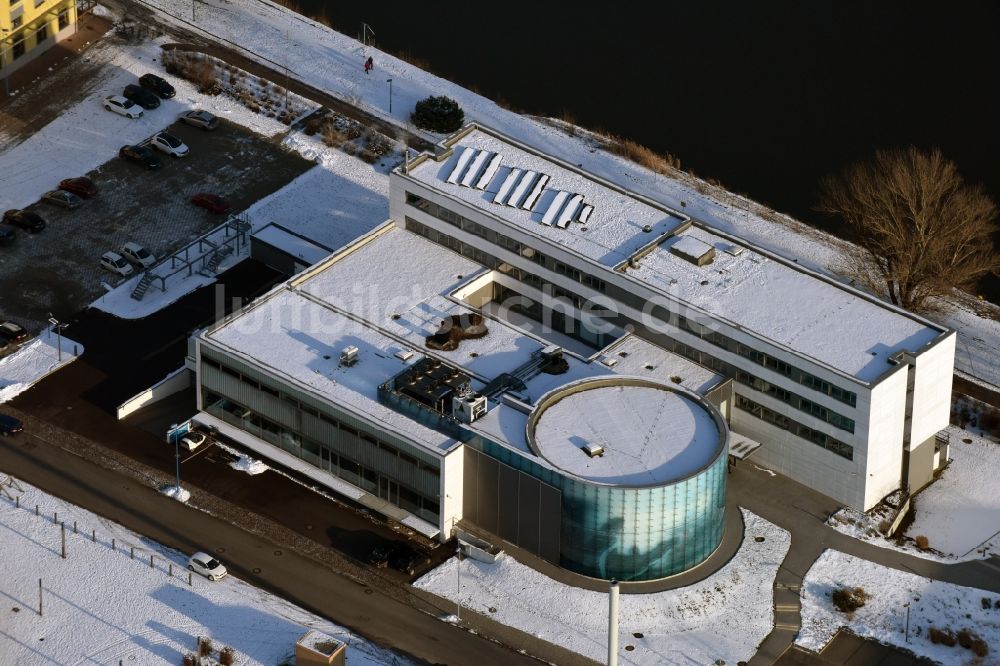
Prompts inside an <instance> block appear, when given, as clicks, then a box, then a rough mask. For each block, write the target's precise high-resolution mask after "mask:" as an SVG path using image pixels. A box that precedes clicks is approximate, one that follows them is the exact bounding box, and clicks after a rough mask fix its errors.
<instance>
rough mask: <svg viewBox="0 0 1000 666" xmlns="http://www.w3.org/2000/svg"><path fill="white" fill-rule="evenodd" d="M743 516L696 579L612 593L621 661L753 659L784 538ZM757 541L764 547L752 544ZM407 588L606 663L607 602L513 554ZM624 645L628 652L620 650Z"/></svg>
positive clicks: (765, 625) (769, 616)
mask: <svg viewBox="0 0 1000 666" xmlns="http://www.w3.org/2000/svg"><path fill="white" fill-rule="evenodd" d="M743 519H744V521H745V523H746V532H745V536H744V540H743V545H742V546H741V548H740V550H739V552H738V553H737V554H736V556H735V557H733V559H732V560H730V561H729V563H727V564H726V565H725V566H724V567H723V568H722V569H720V570H719V571H717V572H715V573H714V574H712V575H711V576H709V577H708V578H706V579H705V580H703V581H701V582H700V583H696V584H694V585H691V586H689V587H684V588H680V589H676V590H669V591H666V592H657V593H654V594H622V595H621V603H620V611H621V620H620V629H621V634H620V638H619V645H620V647H621V648H622V652H621V654H620V656H619V661H620V662H621V663H624V664H664V663H670V664H680V663H684V664H712V663H715V662H716V660H717V659H723V660H725V662H726V663H728V664H735V663H737V662H738V661H740V660H746V659H749V658H750V657H751V656H752V655H753V654H754V652H756V650H757V646H758V645H759V644H760V642H761V641H762V640H763V639H764V637H766V636H767V635H768V634H769V633H770V632H771V629H772V628H773V624H774V613H773V610H772V599H773V595H772V591H771V590H772V585H773V583H774V576H775V574H776V573H777V571H778V566H779V565H780V564H781V562H782V560H783V559H784V557H785V553H786V552H788V546H789V544H790V540H789V535H788V532H786V531H784V530H783V529H781V528H780V527H778V526H776V525H773V524H772V523H769V522H767V521H766V520H764V519H763V518H760V517H758V516H756V515H754V514H752V513H750V512H749V511H743ZM758 536H760V537H764V541H763V542H757V541H755V540H754V537H758ZM456 566H461V572H460V573H461V585H462V587H461V592H460V593H459V592H458V590H457V582H458V581H457V572H456V570H455V567H456ZM414 585H416V586H417V587H419V588H422V589H425V590H428V591H430V592H433V593H434V594H436V595H438V596H441V597H445V598H448V599H451V600H453V601H454V600H456V599H458V600H461V604H462V607H463V608H470V609H472V610H474V611H476V612H478V613H482V614H483V615H487V616H488V617H490V618H491V619H493V620H496V621H497V622H502V623H503V624H506V625H509V626H512V627H515V628H517V629H520V630H521V631H524V632H527V633H529V634H532V635H534V636H538V637H539V638H541V639H543V640H546V641H548V642H550V643H554V644H556V645H561V646H562V647H564V648H566V649H568V650H572V651H574V652H577V653H579V654H582V655H584V656H586V657H590V658H591V659H596V660H597V661H600V662H602V663H603V662H604V660H605V658H606V657H607V642H606V637H607V631H608V630H607V615H608V612H607V606H608V597H607V595H606V594H603V593H599V592H591V591H589V590H582V589H579V588H575V587H570V586H568V585H565V584H563V583H559V582H556V581H554V580H552V579H550V578H546V577H545V576H544V575H542V574H540V573H538V572H537V571H535V570H533V569H530V568H528V567H527V566H525V565H523V564H519V563H518V562H517V561H515V560H514V559H513V558H512V557H504V558H502V559H501V560H500V561H499V562H497V563H496V564H484V563H482V562H478V561H476V560H472V559H466V560H464V561H463V562H462V563H461V565H458V564H457V562H456V560H455V558H451V559H449V560H448V561H447V562H445V563H444V564H442V565H441V566H440V567H438V568H437V569H435V570H434V571H431V572H430V573H428V574H426V575H425V576H423V577H422V578H420V579H419V580H417V581H416V583H414ZM494 609H495V612H494ZM636 633H639V634H642V638H636V637H635V634H636ZM629 645H631V646H632V647H633V648H634V649H632V650H626V646H629Z"/></svg>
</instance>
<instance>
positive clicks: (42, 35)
mask: <svg viewBox="0 0 1000 666" xmlns="http://www.w3.org/2000/svg"><path fill="white" fill-rule="evenodd" d="M41 1H42V2H44V0H41ZM38 4H41V2H39V3H36V6H37V5H38ZM58 19H59V30H64V29H66V28H67V27H68V26H69V10H68V9H64V10H62V11H61V12H59V17H58ZM23 21H24V17H23V16H15V17H14V18H12V19H11V21H10V25H11V30H17V29H18V28H20V27H21V25H22V22H23ZM34 35H35V44H36V45H38V44H41V43H42V42H44V41H45V40H46V39H48V38H49V25H48V23H43V24H42V25H41V26H39V27H38V28H37V29H36V30H35V33H34ZM15 40H16V41H15V42H14V43H13V44H11V47H10V56H9V59H10V60H11V61H13V60H17V59H18V58H20V57H21V56H23V55H24V54H25V53H27V52H28V48H27V39H26V38H25V35H24V34H23V33H22V34H20V35H18V36H17V37H15ZM4 55H5V54H4V53H3V49H2V47H0V66H2V65H3V63H4V62H5V61H6V60H7V58H4V57H2V56H4Z"/></svg>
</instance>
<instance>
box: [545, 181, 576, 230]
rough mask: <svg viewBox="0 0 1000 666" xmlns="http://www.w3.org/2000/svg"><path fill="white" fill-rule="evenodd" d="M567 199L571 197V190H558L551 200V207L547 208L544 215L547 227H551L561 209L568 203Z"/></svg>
mask: <svg viewBox="0 0 1000 666" xmlns="http://www.w3.org/2000/svg"><path fill="white" fill-rule="evenodd" d="M567 199H569V192H564V191H562V190H560V191H559V192H556V196H555V198H553V199H552V201H550V202H549V207H548V208H547V209H545V214H544V215H542V224H544V225H545V226H547V227H551V226H552V223H553V222H555V220H556V218H557V217H558V216H559V213H560V211H562V209H563V206H564V205H566V200H567Z"/></svg>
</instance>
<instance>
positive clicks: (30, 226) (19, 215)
mask: <svg viewBox="0 0 1000 666" xmlns="http://www.w3.org/2000/svg"><path fill="white" fill-rule="evenodd" d="M3 221H4V222H6V223H8V224H13V225H14V226H15V227H21V228H22V229H24V230H25V231H28V232H31V233H37V232H39V231H41V230H42V229H44V228H45V220H43V219H42V216H41V215H38V214H37V213H32V212H31V211H27V210H18V209H17V208H12V209H11V210H8V211H7V212H5V213H4V214H3Z"/></svg>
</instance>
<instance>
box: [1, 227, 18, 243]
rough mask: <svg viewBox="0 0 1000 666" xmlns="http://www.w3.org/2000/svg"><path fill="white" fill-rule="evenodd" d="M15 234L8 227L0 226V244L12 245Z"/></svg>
mask: <svg viewBox="0 0 1000 666" xmlns="http://www.w3.org/2000/svg"><path fill="white" fill-rule="evenodd" d="M15 238H17V234H15V233H14V230H13V229H11V228H10V227H0V245H13V243H14V239H15Z"/></svg>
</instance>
